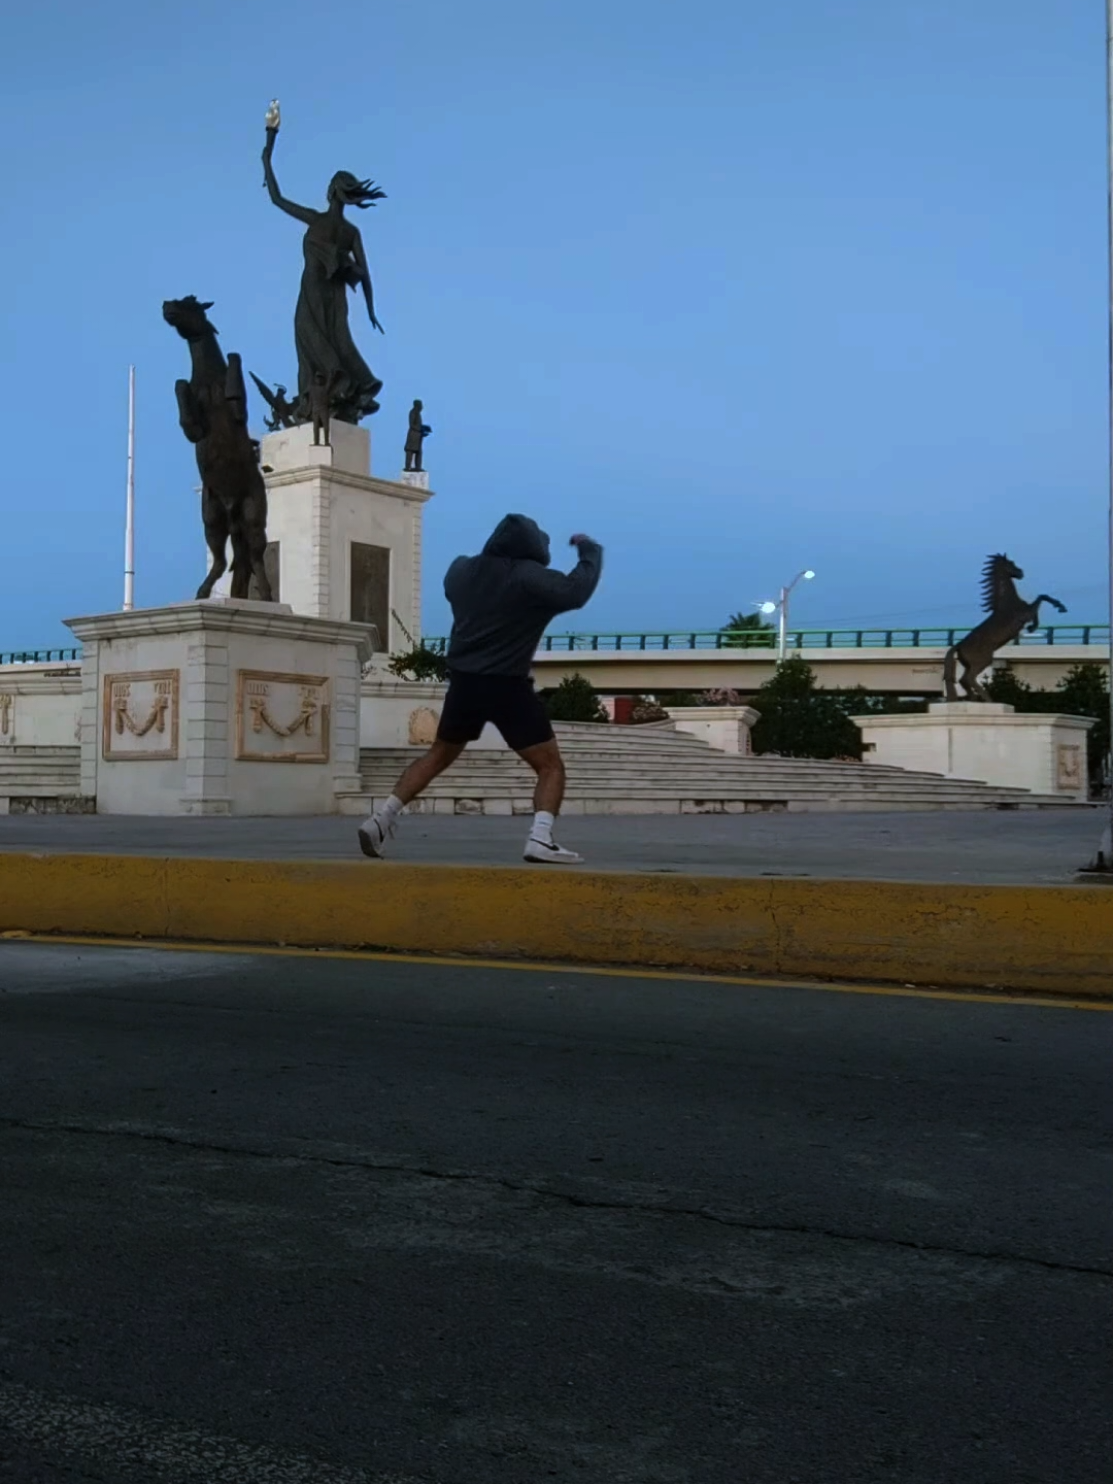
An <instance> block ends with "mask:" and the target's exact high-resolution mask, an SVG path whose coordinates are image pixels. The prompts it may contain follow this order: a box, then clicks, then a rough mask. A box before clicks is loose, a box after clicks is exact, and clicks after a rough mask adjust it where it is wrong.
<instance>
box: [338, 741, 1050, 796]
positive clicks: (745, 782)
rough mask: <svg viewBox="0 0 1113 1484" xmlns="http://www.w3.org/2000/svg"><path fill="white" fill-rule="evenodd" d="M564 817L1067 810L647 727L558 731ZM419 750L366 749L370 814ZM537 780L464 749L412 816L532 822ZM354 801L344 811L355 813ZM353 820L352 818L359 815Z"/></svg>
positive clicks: (1000, 791)
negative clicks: (729, 747)
mask: <svg viewBox="0 0 1113 1484" xmlns="http://www.w3.org/2000/svg"><path fill="white" fill-rule="evenodd" d="M555 730H556V733H557V737H558V740H559V742H560V746H561V751H562V752H563V754H564V757H565V761H566V763H567V767H568V796H567V800H566V802H565V806H564V812H565V813H566V814H743V813H750V812H758V811H763V810H801V811H803V810H830V809H840V810H848V811H855V810H906V809H909V810H911V809H1008V808H1013V809H1015V808H1046V807H1055V808H1069V807H1072V806H1071V805H1070V804H1069V802H1068V803H1064V801H1063V800H1061V799H1057V798H1055V797H1053V796H1050V795H1048V796H1043V795H1036V794H1030V793H1027V792H1026V791H1025V790H1023V789H1007V788H991V787H990V786H989V785H987V784H984V783H974V782H966V781H963V780H958V779H948V778H943V777H942V776H941V775H939V774H935V773H910V772H905V771H904V770H903V769H900V768H885V767H878V766H877V765H875V764H873V763H829V762H815V761H812V760H809V759H801V758H767V757H740V756H737V755H734V754H731V753H725V752H719V751H717V750H716V749H714V748H712V747H710V746H709V745H708V744H707V743H706V742H702V741H700V740H699V739H698V738H696V737H692V736H689V735H687V734H686V733H683V732H678V731H677V730H676V729H675V727H673V725H672V724H671V723H670V722H662V723H655V724H651V725H648V726H636V727H626V726H612V725H595V724H591V723H573V724H569V723H562V724H558V725H557V726H556V728H555ZM422 750H423V749H421V748H417V747H407V748H389V749H388V748H383V749H375V750H374V751H371V750H364V752H363V753H362V754H361V758H360V772H361V778H362V783H363V804H364V805H366V806H368V807H370V806H371V804H372V801H375V802H378V801H380V800H382V799H385V798H386V797H387V796H388V795H389V793H390V791H391V789H392V787H393V785H394V783H395V782H396V780H397V778H398V775H399V773H401V771H402V769H403V768H404V767H405V766H406V764H407V763H409V762H411V761H412V760H413V758H415V757H418V756H420V755H421V752H422ZM532 796H533V775H532V774H531V773H530V771H529V769H528V768H527V767H526V765H525V764H524V763H522V762H521V761H520V760H519V759H518V758H517V757H516V756H515V755H514V754H513V753H511V752H507V751H501V750H499V751H496V750H486V749H485V750H483V751H478V750H475V749H469V751H467V752H465V753H464V755H463V757H462V758H461V759H460V760H459V762H458V763H456V765H455V766H454V767H453V768H451V769H450V770H449V771H448V772H447V773H445V774H444V775H443V776H442V777H441V778H439V779H438V780H437V781H436V782H435V783H434V784H433V785H432V787H431V788H429V789H428V790H427V791H426V793H425V794H424V795H423V797H422V798H421V799H420V800H418V801H417V803H416V804H415V805H413V806H411V808H412V809H413V811H414V812H415V813H416V812H423V813H437V814H504V815H505V814H528V813H530V812H531V811H532V807H533V805H532ZM354 803H355V801H354V800H352V801H346V803H345V807H346V808H352V806H353V805H354ZM353 812H354V809H353Z"/></svg>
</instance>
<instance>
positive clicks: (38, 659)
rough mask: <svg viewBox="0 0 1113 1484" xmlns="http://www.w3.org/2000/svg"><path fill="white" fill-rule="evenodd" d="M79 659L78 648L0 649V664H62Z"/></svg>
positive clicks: (79, 652)
mask: <svg viewBox="0 0 1113 1484" xmlns="http://www.w3.org/2000/svg"><path fill="white" fill-rule="evenodd" d="M80 659H81V651H80V649H0V665H64V664H74V663H76V662H77V661H79V660H80Z"/></svg>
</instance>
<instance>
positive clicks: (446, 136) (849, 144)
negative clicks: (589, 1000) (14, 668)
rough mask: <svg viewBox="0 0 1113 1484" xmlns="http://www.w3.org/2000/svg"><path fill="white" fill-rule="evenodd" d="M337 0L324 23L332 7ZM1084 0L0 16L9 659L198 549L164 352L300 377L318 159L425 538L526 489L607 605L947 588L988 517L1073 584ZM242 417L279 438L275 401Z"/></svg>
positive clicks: (431, 591)
mask: <svg viewBox="0 0 1113 1484" xmlns="http://www.w3.org/2000/svg"><path fill="white" fill-rule="evenodd" d="M317 15H319V16H321V19H320V20H318V19H315V18H313V17H315V16H317ZM1103 25H1104V17H1103V13H1102V6H1101V5H1100V3H1099V0H934V3H933V4H932V5H930V6H925V5H912V4H899V3H894V0H853V3H851V4H847V3H846V0H840V3H835V0H783V3H781V4H779V5H770V4H768V3H762V4H757V3H754V0H688V3H687V4H684V5H677V4H664V3H662V0H648V3H647V0H591V3H585V0H530V3H529V4H523V3H521V0H470V3H467V4H464V3H461V0H424V3H421V4H418V3H416V0H378V3H373V4H368V5H364V6H358V7H342V8H331V9H330V8H325V9H322V10H319V11H314V10H312V9H311V8H309V7H306V6H304V5H297V6H295V5H293V4H292V3H289V0H267V3H265V4H264V3H259V0H238V3H237V4H236V5H234V6H230V5H228V4H227V3H222V4H219V5H218V4H215V3H213V0H197V3H195V4H194V5H192V6H191V7H189V8H188V9H187V10H182V9H181V7H174V6H157V5H150V4H146V3H145V4H142V5H140V4H137V3H134V0H125V3H120V0H109V3H108V4H107V5H105V6H88V5H85V4H77V3H76V0H37V3H36V5H35V6H34V7H33V8H32V7H25V8H23V9H21V10H20V11H19V13H18V15H16V16H15V17H14V18H10V19H9V20H8V22H7V25H6V28H5V55H4V59H3V87H2V88H0V128H2V131H3V136H4V138H5V140H6V141H7V148H6V151H5V156H6V158H5V166H6V168H5V172H4V207H3V210H4V220H3V223H2V227H0V252H2V254H3V259H4V262H3V268H4V273H3V283H4V285H5V290H6V291H5V292H4V294H3V295H2V298H0V319H2V323H0V333H2V344H3V346H4V354H3V357H2V365H0V382H2V385H0V403H2V405H3V407H4V409H5V416H4V428H5V433H4V441H5V458H4V469H5V476H6V477H5V496H4V509H3V520H4V525H3V529H4V534H5V538H6V539H5V542H4V549H5V562H4V577H3V582H2V583H0V649H3V648H9V647H13V646H17V645H46V644H58V643H63V642H65V641H66V638H67V636H68V631H66V630H65V629H63V628H62V627H61V624H60V620H61V619H62V618H63V617H66V616H70V615H73V614H80V613H88V612H99V611H103V610H105V609H109V608H114V607H117V606H118V605H119V602H120V596H121V590H122V577H121V570H122V555H123V501H124V455H125V436H126V395H127V392H126V383H127V366H128V364H129V362H132V361H134V362H135V363H136V364H137V366H138V377H139V447H138V459H137V471H138V511H139V514H138V534H137V569H138V570H137V577H136V600H137V602H138V603H139V604H142V605H148V604H157V603H162V602H174V601H179V600H182V599H185V598H188V597H189V596H191V595H192V593H193V591H194V589H195V588H196V586H197V583H198V582H199V581H200V580H201V577H202V575H203V573H204V568H205V561H204V544H203V540H202V536H201V528H200V520H199V512H198V508H197V497H196V496H195V494H194V493H193V488H194V484H195V469H194V464H193V452H192V449H191V448H190V447H189V446H188V445H187V443H186V442H185V439H184V438H183V437H182V435H181V433H180V431H179V429H178V426H177V418H176V408H175V403H174V394H173V383H174V379H175V377H177V376H179V375H182V374H185V364H186V362H185V356H184V349H183V346H182V344H181V342H180V341H179V340H178V338H177V337H176V336H175V335H174V334H173V332H172V331H171V330H169V329H168V327H167V326H166V325H165V324H164V323H163V322H162V319H161V315H160V306H161V303H162V301H163V299H165V298H168V297H178V296H180V295H183V294H187V293H196V294H198V295H199V296H200V297H202V298H205V299H212V300H214V301H215V306H216V307H215V309H214V310H213V312H212V318H213V321H214V323H215V324H216V325H217V326H218V327H219V329H220V331H221V339H222V344H223V345H224V348H225V350H238V351H240V352H241V353H242V355H243V357H244V363H245V365H246V366H249V367H250V368H252V369H254V370H256V371H258V372H260V373H261V374H262V375H263V376H264V377H266V378H269V379H277V380H285V381H287V382H288V383H290V382H293V381H294V379H295V377H296V370H295V357H294V349H293V329H292V318H293V308H294V302H295V298H296V293H297V284H298V277H299V273H300V245H299V235H298V228H297V226H296V224H295V223H293V222H291V221H289V220H288V219H286V218H284V217H282V216H281V215H280V214H279V213H277V212H276V211H275V210H274V209H273V208H272V207H271V206H270V205H269V203H268V201H267V198H266V195H265V193H264V191H263V189H262V172H261V168H260V164H259V152H260V149H261V146H262V140H263V132H262V115H263V112H264V110H265V107H266V104H267V101H268V99H269V98H270V97H271V96H272V95H275V94H277V95H278V96H279V97H280V98H281V100H282V107H283V131H282V134H281V137H280V140H279V146H278V152H277V154H276V165H277V167H278V173H279V179H280V181H281V183H282V186H283V189H284V190H285V191H286V193H287V194H288V195H290V196H292V197H294V198H295V199H298V200H302V201H306V202H308V203H311V204H312V203H318V202H323V199H324V191H325V186H326V184H327V181H328V179H329V177H330V176H331V175H332V173H333V172H334V171H336V170H338V169H347V170H351V171H353V172H355V173H357V174H359V175H361V176H372V177H373V178H374V179H375V180H376V181H377V182H378V183H379V184H380V185H382V187H383V188H384V189H385V190H386V191H387V193H388V198H389V199H388V200H387V201H385V202H384V203H383V204H382V205H381V206H379V207H378V208H377V209H376V210H374V211H370V212H367V213H364V214H362V215H361V216H360V218H359V222H360V226H361V229H362V230H363V233H364V239H365V242H366V244H367V248H368V254H369V258H370V262H371V268H372V274H373V277H374V280H375V288H376V307H377V309H378V312H379V317H380V319H381V320H382V322H383V325H384V327H385V329H386V336H385V338H383V337H379V336H374V337H373V336H372V333H371V332H370V327H369V326H367V324H366V322H365V320H363V319H362V318H361V316H360V313H359V309H358V305H354V306H353V308H354V318H353V323H354V325H355V327H356V335H357V338H358V339H359V341H360V343H361V346H362V348H363V350H364V353H365V355H366V356H367V358H368V360H369V361H370V363H371V365H372V366H373V367H374V368H375V370H376V371H377V373H378V374H379V375H380V376H381V377H382V378H383V379H384V381H385V384H386V385H385V389H384V392H383V396H382V404H383V408H382V411H381V412H380V413H379V414H378V415H377V416H376V417H375V418H374V419H373V420H372V424H371V426H372V437H373V443H374V446H375V455H374V462H375V468H376V472H381V473H384V474H387V475H388V476H390V475H392V474H393V473H395V472H396V470H397V469H398V468H399V467H400V460H401V453H400V450H401V445H402V441H403V438H404V432H405V423H406V411H407V409H408V407H409V404H410V401H411V400H412V399H413V397H415V396H420V397H422V398H423V399H424V401H425V404H426V409H427V411H426V415H427V417H428V420H429V421H430V422H431V423H432V424H433V426H434V434H433V437H432V438H431V439H430V441H429V444H428V446H427V462H428V466H429V468H430V470H431V476H432V480H433V484H434V487H435V489H436V490H437V497H436V499H435V500H434V501H433V502H432V503H431V504H430V506H429V507H427V525H426V561H427V566H426V572H427V582H426V595H425V622H426V628H427V630H428V631H429V632H434V633H435V632H441V631H443V628H444V623H445V608H444V603H443V599H442V597H441V593H440V582H439V577H440V573H441V572H442V571H443V569H444V567H445V566H447V564H448V562H449V560H450V559H451V558H452V557H453V556H454V555H456V554H457V553H458V552H460V551H472V550H475V549H477V547H478V546H479V545H480V544H481V542H482V540H483V539H484V538H485V536H486V534H487V533H488V531H489V529H490V528H491V527H492V525H493V524H494V523H495V521H496V520H497V518H498V517H499V516H500V515H501V514H503V513H504V512H505V511H507V510H510V509H519V510H524V511H526V512H529V513H532V514H535V515H536V516H537V517H538V519H540V520H541V521H542V523H543V524H545V525H546V526H547V527H549V528H550V529H551V530H552V532H553V535H554V537H555V538H556V539H555V542H554V545H556V546H557V547H558V548H559V547H560V546H561V545H562V543H563V541H564V539H565V538H566V536H567V535H569V534H570V533H571V532H572V531H574V530H579V529H587V530H588V531H589V532H591V533H592V534H593V535H596V536H597V537H598V538H599V539H600V540H601V541H603V543H604V544H605V546H606V547H607V568H606V573H605V578H604V582H603V585H602V587H601V589H600V591H599V593H598V595H597V597H596V598H595V600H594V601H593V603H592V605H591V607H590V608H589V609H588V610H587V612H586V613H585V614H584V615H583V616H582V618H581V620H580V621H579V626H581V627H591V628H593V629H624V630H641V629H647V628H653V629H656V628H695V627H716V626H718V625H719V624H720V623H722V622H723V621H724V620H725V619H726V617H727V616H728V614H730V613H731V612H733V611H735V610H737V609H739V608H745V607H747V606H748V605H750V604H751V603H753V602H754V601H755V600H757V599H760V598H763V597H766V596H769V595H771V594H772V593H773V592H774V590H775V588H776V587H777V585H778V584H779V583H780V582H782V581H785V580H787V579H788V578H789V577H791V576H792V575H793V573H795V572H796V571H797V570H799V569H800V568H801V567H803V566H812V567H814V568H815V569H816V571H817V573H818V576H817V579H816V581H815V582H813V583H811V584H809V585H807V587H806V588H804V589H802V590H801V592H800V596H799V599H798V601H797V603H796V605H795V608H794V611H793V619H794V621H796V622H799V623H801V624H815V625H820V624H825V623H839V622H846V623H855V624H858V623H876V624H878V625H884V624H888V623H911V622H914V621H915V622H922V623H944V622H954V623H961V622H964V621H966V620H967V619H973V618H975V617H976V612H977V592H978V573H979V568H980V565H981V562H982V559H983V556H984V555H985V553H987V552H989V551H991V550H997V549H999V548H1002V547H1003V548H1005V549H1006V550H1007V551H1008V552H1009V553H1010V555H1012V556H1013V557H1014V558H1015V559H1016V560H1017V561H1019V562H1020V564H1021V566H1023V567H1025V569H1026V570H1027V572H1028V573H1029V578H1030V580H1029V582H1028V583H1026V584H1024V587H1025V588H1026V589H1031V590H1032V591H1033V592H1035V591H1040V590H1044V591H1049V592H1052V593H1055V594H1056V595H1057V596H1060V597H1062V598H1063V599H1064V600H1065V601H1066V602H1067V603H1068V605H1069V607H1070V610H1071V612H1070V618H1071V619H1075V620H1078V621H1084V620H1090V621H1101V620H1102V619H1103V618H1104V616H1105V604H1104V598H1103V590H1104V573H1105V512H1106V508H1107V499H1108V497H1107V492H1106V463H1105V460H1106V437H1107V435H1106V425H1105V418H1106V369H1105V357H1106V308H1105V305H1106V286H1105V174H1104V172H1105V157H1104V150H1105V145H1104V61H1103ZM252 410H253V422H254V424H255V426H256V428H257V429H259V430H261V412H262V408H261V406H260V404H259V401H258V399H257V398H256V399H255V401H254V403H253V408H252Z"/></svg>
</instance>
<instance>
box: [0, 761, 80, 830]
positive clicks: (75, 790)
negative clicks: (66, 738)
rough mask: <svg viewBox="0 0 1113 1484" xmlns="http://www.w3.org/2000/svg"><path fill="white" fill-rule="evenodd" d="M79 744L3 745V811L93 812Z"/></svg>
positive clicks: (0, 787) (0, 790) (0, 811)
mask: <svg viewBox="0 0 1113 1484" xmlns="http://www.w3.org/2000/svg"><path fill="white" fill-rule="evenodd" d="M93 812H94V804H93V800H92V799H83V798H82V797H81V749H80V748H78V747H0V814H92V813H93Z"/></svg>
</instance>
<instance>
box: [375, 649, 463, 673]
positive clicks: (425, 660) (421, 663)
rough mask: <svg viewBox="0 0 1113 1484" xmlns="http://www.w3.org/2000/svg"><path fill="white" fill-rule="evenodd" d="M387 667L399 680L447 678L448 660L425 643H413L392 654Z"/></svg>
mask: <svg viewBox="0 0 1113 1484" xmlns="http://www.w3.org/2000/svg"><path fill="white" fill-rule="evenodd" d="M387 669H388V670H389V671H390V673H391V674H392V675H397V676H398V678H399V680H437V681H442V680H446V679H447V678H448V661H447V660H446V659H445V657H444V655H443V654H440V653H439V652H438V651H437V650H435V649H430V648H429V647H428V646H427V645H425V644H415V645H414V647H413V648H412V649H407V650H405V651H404V652H403V653H401V654H392V655H391V657H390V660H389V661H388V663H387Z"/></svg>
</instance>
